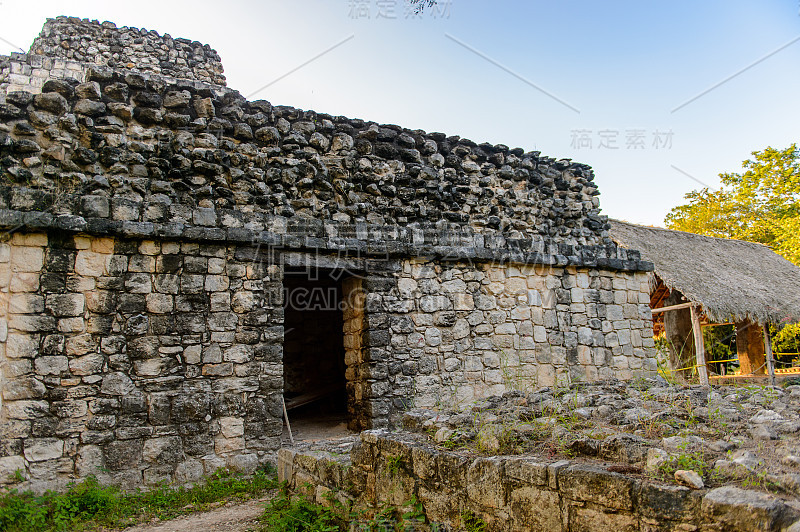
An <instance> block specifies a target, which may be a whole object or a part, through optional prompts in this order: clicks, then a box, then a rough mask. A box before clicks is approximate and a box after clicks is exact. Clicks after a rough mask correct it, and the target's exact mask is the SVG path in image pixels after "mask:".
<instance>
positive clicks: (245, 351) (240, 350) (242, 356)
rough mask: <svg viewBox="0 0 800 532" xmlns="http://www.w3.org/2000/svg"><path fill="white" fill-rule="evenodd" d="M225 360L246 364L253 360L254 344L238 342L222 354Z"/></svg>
mask: <svg viewBox="0 0 800 532" xmlns="http://www.w3.org/2000/svg"><path fill="white" fill-rule="evenodd" d="M222 359H223V360H224V361H225V362H233V363H235V364H244V363H246V362H250V361H251V360H253V346H251V345H243V344H237V345H234V346H232V347H229V348H228V349H226V350H225V352H224V353H223V355H222Z"/></svg>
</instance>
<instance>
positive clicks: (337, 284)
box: [283, 269, 348, 440]
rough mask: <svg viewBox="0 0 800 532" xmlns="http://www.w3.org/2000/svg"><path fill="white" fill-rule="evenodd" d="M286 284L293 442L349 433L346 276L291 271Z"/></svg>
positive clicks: (286, 367) (287, 395)
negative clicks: (345, 307)
mask: <svg viewBox="0 0 800 532" xmlns="http://www.w3.org/2000/svg"><path fill="white" fill-rule="evenodd" d="M283 285H284V341H283V389H284V401H285V403H286V408H287V411H288V417H289V421H290V423H291V426H292V433H293V435H294V438H295V439H296V440H297V439H300V440H309V439H322V438H325V437H335V436H336V435H339V434H341V435H344V434H347V422H348V416H347V394H346V379H345V370H346V366H345V348H344V332H343V330H344V314H343V304H342V299H343V295H342V275H341V272H338V271H335V270H324V269H303V270H302V271H300V270H298V271H293V270H291V269H287V270H286V272H285V274H284V283H283ZM284 434H285V436H286V438H288V432H287V431H286V430H284Z"/></svg>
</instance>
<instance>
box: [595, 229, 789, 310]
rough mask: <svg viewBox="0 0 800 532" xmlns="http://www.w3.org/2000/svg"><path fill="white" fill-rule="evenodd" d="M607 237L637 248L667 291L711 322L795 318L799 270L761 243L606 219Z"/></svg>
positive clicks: (620, 243) (630, 247) (627, 246)
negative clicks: (696, 305)
mask: <svg viewBox="0 0 800 532" xmlns="http://www.w3.org/2000/svg"><path fill="white" fill-rule="evenodd" d="M609 222H610V223H611V231H610V233H611V238H612V239H613V240H614V241H615V242H617V244H619V245H620V246H622V247H624V248H628V249H635V250H638V251H640V252H641V254H642V259H644V260H647V261H650V262H652V263H654V264H655V272H654V273H655V274H656V275H658V277H659V278H661V280H662V281H664V283H665V284H666V285H667V287H668V288H670V289H677V290H679V291H681V292H682V293H683V295H685V296H686V297H687V298H688V299H689V300H690V301H694V302H696V303H700V304H701V305H702V306H703V308H704V309H705V311H706V314H707V315H708V317H709V318H710V319H711V320H713V321H716V322H725V321H728V320H730V319H731V318H733V319H734V320H736V321H739V320H742V319H745V318H749V319H751V320H753V321H757V322H759V323H765V322H769V323H781V322H783V321H784V320H787V319H788V320H790V321H798V320H800V268H798V267H797V266H795V265H794V264H792V263H791V262H789V261H788V260H786V259H784V258H783V257H781V256H780V255H778V254H776V253H775V252H773V251H772V250H770V249H769V248H768V247H767V246H764V245H762V244H754V243H752V242H744V241H741V240H727V239H724V238H713V237H709V236H702V235H695V234H693V233H684V232H682V231H672V230H669V229H660V228H656V227H643V226H641V225H634V224H630V223H627V222H620V221H616V220H609Z"/></svg>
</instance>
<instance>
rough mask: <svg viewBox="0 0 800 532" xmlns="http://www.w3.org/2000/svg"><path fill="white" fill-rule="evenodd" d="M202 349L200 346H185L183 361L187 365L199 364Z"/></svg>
mask: <svg viewBox="0 0 800 532" xmlns="http://www.w3.org/2000/svg"><path fill="white" fill-rule="evenodd" d="M202 354H203V347H202V346H201V345H200V344H195V345H190V346H187V347H186V348H185V349H184V350H183V359H184V361H185V362H186V363H187V364H200V362H201V360H202Z"/></svg>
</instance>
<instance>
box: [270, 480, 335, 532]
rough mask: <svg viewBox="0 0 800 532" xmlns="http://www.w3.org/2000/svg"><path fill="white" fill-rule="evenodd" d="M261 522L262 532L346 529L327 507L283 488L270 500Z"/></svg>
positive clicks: (326, 531)
mask: <svg viewBox="0 0 800 532" xmlns="http://www.w3.org/2000/svg"><path fill="white" fill-rule="evenodd" d="M261 523H262V525H263V527H262V529H261V530H263V531H264V532H335V531H339V530H346V524H347V523H346V522H345V520H343V519H341V518H340V517H338V516H337V515H336V514H334V513H333V511H332V510H330V509H329V508H325V507H324V506H320V505H319V504H314V503H311V502H309V501H308V500H306V499H305V498H304V497H301V496H294V497H293V496H292V495H290V494H289V493H288V492H287V491H286V490H285V489H284V490H282V491H281V493H280V494H279V495H278V496H277V497H275V498H274V499H272V501H270V503H269V505H268V506H267V508H266V510H265V511H264V515H263V516H262V517H261Z"/></svg>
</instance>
